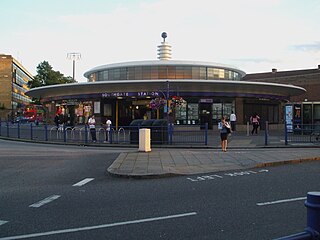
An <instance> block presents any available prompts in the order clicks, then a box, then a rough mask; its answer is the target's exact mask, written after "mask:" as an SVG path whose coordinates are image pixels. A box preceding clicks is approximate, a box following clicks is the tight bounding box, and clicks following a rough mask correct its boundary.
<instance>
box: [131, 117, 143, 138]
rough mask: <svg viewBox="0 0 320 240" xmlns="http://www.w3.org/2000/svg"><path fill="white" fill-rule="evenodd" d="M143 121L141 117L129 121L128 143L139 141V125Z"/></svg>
mask: <svg viewBox="0 0 320 240" xmlns="http://www.w3.org/2000/svg"><path fill="white" fill-rule="evenodd" d="M143 121H144V120H143V119H135V120H133V121H132V122H131V123H130V125H129V129H130V143H135V144H138V143H139V126H141V123H142V122H143Z"/></svg>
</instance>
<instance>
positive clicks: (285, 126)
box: [284, 122, 288, 145]
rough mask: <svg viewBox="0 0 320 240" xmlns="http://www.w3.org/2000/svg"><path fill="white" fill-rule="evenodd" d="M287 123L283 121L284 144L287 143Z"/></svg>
mask: <svg viewBox="0 0 320 240" xmlns="http://www.w3.org/2000/svg"><path fill="white" fill-rule="evenodd" d="M287 127H288V126H287V123H286V122H285V123H284V143H285V145H288V129H287Z"/></svg>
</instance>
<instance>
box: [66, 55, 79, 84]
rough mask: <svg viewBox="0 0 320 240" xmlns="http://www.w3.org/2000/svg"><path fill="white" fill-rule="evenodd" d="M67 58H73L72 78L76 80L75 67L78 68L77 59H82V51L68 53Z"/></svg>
mask: <svg viewBox="0 0 320 240" xmlns="http://www.w3.org/2000/svg"><path fill="white" fill-rule="evenodd" d="M67 58H68V59H69V60H72V79H73V81H75V69H76V61H78V60H80V59H81V54H80V53H75V52H74V53H68V54H67Z"/></svg>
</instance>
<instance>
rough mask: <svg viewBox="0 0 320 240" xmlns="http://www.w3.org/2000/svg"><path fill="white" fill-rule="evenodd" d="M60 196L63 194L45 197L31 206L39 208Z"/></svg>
mask: <svg viewBox="0 0 320 240" xmlns="http://www.w3.org/2000/svg"><path fill="white" fill-rule="evenodd" d="M59 197H61V196H60V195H52V196H50V197H47V198H45V199H43V200H41V201H39V202H37V203H34V204H31V205H30V206H29V207H34V208H38V207H41V206H43V205H45V204H47V203H50V202H52V201H54V200H56V199H58V198H59Z"/></svg>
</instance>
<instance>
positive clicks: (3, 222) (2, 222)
mask: <svg viewBox="0 0 320 240" xmlns="http://www.w3.org/2000/svg"><path fill="white" fill-rule="evenodd" d="M7 222H8V221H4V220H0V226H1V225H3V224H6V223H7Z"/></svg>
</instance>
